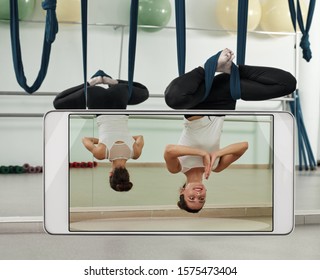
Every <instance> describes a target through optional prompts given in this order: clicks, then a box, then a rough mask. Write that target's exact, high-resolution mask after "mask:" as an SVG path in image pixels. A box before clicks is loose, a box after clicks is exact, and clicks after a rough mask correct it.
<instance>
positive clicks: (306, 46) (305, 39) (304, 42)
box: [288, 0, 316, 62]
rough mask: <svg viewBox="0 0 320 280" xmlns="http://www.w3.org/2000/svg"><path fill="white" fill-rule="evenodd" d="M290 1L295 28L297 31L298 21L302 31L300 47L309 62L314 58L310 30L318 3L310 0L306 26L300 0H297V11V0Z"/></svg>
mask: <svg viewBox="0 0 320 280" xmlns="http://www.w3.org/2000/svg"><path fill="white" fill-rule="evenodd" d="M288 1H289V9H290V15H291V20H292V24H293V28H294V30H295V31H296V29H297V28H296V21H298V25H299V28H300V31H301V32H302V38H301V42H300V47H301V48H302V53H303V58H304V59H305V60H306V61H307V62H309V61H310V60H311V58H312V53H311V49H310V41H309V31H310V27H311V23H312V18H313V13H314V9H315V5H316V0H310V2H309V9H308V15H307V20H306V26H304V23H303V17H302V12H301V7H300V1H299V0H296V1H297V12H296V8H295V0H288Z"/></svg>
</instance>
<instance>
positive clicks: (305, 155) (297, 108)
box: [290, 90, 317, 171]
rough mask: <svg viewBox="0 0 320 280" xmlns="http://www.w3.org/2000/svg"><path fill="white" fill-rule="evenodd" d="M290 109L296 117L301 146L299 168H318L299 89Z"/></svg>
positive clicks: (299, 144)
mask: <svg viewBox="0 0 320 280" xmlns="http://www.w3.org/2000/svg"><path fill="white" fill-rule="evenodd" d="M290 109H291V112H292V114H293V115H294V116H295V118H296V123H297V130H298V133H297V134H298V146H299V151H298V152H299V170H300V171H301V170H303V166H304V169H305V170H309V168H310V170H316V168H317V163H316V160H315V157H314V155H313V152H312V149H311V144H310V141H309V138H308V133H307V130H306V127H305V125H304V120H303V114H302V109H301V104H300V97H299V90H296V92H295V101H294V102H290Z"/></svg>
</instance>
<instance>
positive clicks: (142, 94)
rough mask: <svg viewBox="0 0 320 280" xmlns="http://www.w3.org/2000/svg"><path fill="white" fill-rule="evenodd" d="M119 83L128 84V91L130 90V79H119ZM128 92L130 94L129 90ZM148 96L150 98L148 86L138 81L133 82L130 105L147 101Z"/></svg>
mask: <svg viewBox="0 0 320 280" xmlns="http://www.w3.org/2000/svg"><path fill="white" fill-rule="evenodd" d="M118 83H119V84H120V85H126V86H127V92H128V91H129V89H128V81H125V80H118ZM128 94H129V92H128ZM148 98H149V91H148V89H147V87H146V86H144V85H143V84H140V83H138V82H133V87H132V94H131V98H130V99H129V101H128V105H137V104H140V103H142V102H144V101H146V100H147V99H148Z"/></svg>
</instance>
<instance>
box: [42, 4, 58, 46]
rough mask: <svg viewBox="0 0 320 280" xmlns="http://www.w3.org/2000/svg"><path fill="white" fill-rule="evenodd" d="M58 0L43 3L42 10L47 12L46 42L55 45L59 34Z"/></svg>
mask: <svg viewBox="0 0 320 280" xmlns="http://www.w3.org/2000/svg"><path fill="white" fill-rule="evenodd" d="M56 2H57V1H56V0H45V1H43V2H42V3H41V5H42V9H44V10H45V11H46V13H47V14H46V29H45V34H46V40H47V42H48V43H53V42H54V40H55V39H56V34H57V33H58V20H57V15H56V7H57V3H56Z"/></svg>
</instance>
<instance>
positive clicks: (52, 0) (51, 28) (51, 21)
mask: <svg viewBox="0 0 320 280" xmlns="http://www.w3.org/2000/svg"><path fill="white" fill-rule="evenodd" d="M42 8H43V9H44V10H46V11H47V13H46V28H45V34H44V42H43V50H42V58H41V67H40V70H39V73H38V76H37V78H36V80H35V82H34V84H33V85H32V86H28V85H27V79H26V77H25V73H24V69H23V62H22V56H21V46H20V36H19V11H18V0H10V34H11V46H12V57H13V64H14V70H15V74H16V78H17V81H18V83H19V85H20V86H21V87H22V88H23V89H24V90H25V91H26V92H27V93H33V92H35V91H37V90H38V89H39V87H40V86H41V84H42V82H43V81H44V79H45V77H46V74H47V70H48V65H49V60H50V52H51V45H52V43H53V42H54V40H55V38H56V34H57V32H58V21H57V17H56V0H44V1H43V2H42Z"/></svg>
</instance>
